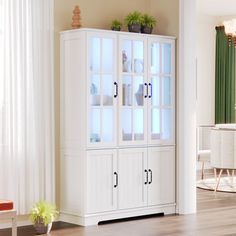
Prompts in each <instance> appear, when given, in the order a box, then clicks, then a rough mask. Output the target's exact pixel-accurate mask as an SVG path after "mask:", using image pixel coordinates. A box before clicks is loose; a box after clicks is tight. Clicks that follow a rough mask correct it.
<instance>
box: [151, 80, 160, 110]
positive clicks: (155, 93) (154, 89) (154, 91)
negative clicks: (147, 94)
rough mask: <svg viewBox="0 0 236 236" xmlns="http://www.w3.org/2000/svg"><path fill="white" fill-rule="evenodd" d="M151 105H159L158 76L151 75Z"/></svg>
mask: <svg viewBox="0 0 236 236" xmlns="http://www.w3.org/2000/svg"><path fill="white" fill-rule="evenodd" d="M151 80H152V106H159V105H160V91H161V90H160V78H159V77H157V76H152V78H151Z"/></svg>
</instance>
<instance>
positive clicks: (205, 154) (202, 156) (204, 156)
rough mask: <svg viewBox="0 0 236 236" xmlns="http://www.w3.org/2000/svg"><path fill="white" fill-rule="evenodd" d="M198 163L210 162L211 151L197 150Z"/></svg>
mask: <svg viewBox="0 0 236 236" xmlns="http://www.w3.org/2000/svg"><path fill="white" fill-rule="evenodd" d="M198 161H211V150H199V151H198Z"/></svg>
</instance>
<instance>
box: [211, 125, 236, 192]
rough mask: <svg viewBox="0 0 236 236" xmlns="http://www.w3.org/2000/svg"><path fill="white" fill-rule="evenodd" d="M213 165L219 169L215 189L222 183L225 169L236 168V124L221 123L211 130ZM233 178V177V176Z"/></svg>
mask: <svg viewBox="0 0 236 236" xmlns="http://www.w3.org/2000/svg"><path fill="white" fill-rule="evenodd" d="M211 165H212V167H214V168H215V169H219V170H220V172H219V175H218V179H217V184H216V187H215V191H217V188H218V186H219V183H220V178H221V175H222V172H223V170H224V169H225V170H227V173H228V175H229V171H230V170H232V177H233V176H234V170H236V124H220V125H216V127H215V128H213V129H212V130H211ZM232 179H233V178H232Z"/></svg>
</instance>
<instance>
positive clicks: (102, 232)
mask: <svg viewBox="0 0 236 236" xmlns="http://www.w3.org/2000/svg"><path fill="white" fill-rule="evenodd" d="M197 209H198V212H197V214H193V215H184V216H183V215H179V216H177V215H172V216H164V217H154V218H148V219H139V220H131V221H126V222H118V223H110V224H105V225H99V226H90V227H79V226H74V225H70V224H66V223H63V222H57V223H54V228H53V230H52V231H51V233H50V235H51V236H64V235H65V236H159V235H160V236H167V235H168V236H172V235H173V236H198V235H199V236H211V235H212V236H218V235H227V236H233V235H234V236H235V235H236V194H235V193H221V192H217V193H214V192H212V191H206V190H200V189H197ZM10 235H11V233H10V230H0V236H10ZM27 235H29V236H30V235H34V229H33V228H32V227H19V228H18V236H27Z"/></svg>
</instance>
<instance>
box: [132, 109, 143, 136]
mask: <svg viewBox="0 0 236 236" xmlns="http://www.w3.org/2000/svg"><path fill="white" fill-rule="evenodd" d="M143 114H144V111H143V109H135V110H134V121H133V122H134V140H143V139H144V128H143V124H144V120H143V119H144V117H143V116H144V115H143Z"/></svg>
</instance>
